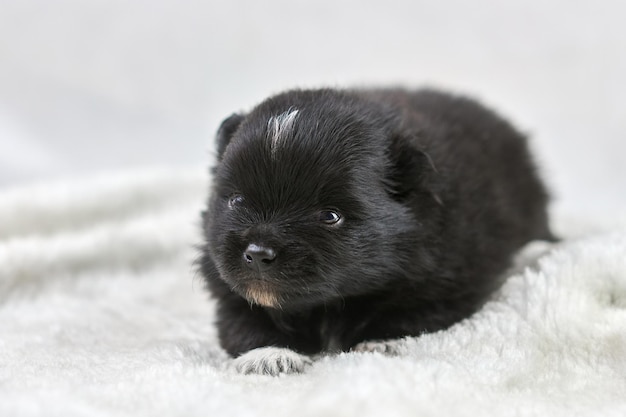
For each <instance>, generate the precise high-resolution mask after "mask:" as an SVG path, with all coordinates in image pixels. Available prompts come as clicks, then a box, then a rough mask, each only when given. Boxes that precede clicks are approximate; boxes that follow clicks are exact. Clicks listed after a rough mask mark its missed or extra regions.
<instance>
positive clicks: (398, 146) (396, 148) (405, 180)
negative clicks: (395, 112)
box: [385, 134, 442, 205]
mask: <svg viewBox="0 0 626 417" xmlns="http://www.w3.org/2000/svg"><path fill="white" fill-rule="evenodd" d="M415 139H416V138H414V137H412V136H411V135H408V134H407V135H405V134H396V135H394V136H393V137H392V140H391V143H390V145H389V150H388V153H389V158H390V162H391V166H390V167H389V169H388V171H387V176H386V178H385V185H386V187H387V192H388V193H389V195H391V196H392V197H393V198H394V199H395V200H397V201H400V202H404V201H407V200H408V199H410V198H411V197H413V196H415V195H423V194H429V195H430V196H431V197H432V198H433V200H434V201H435V202H437V204H440V205H441V204H442V201H441V199H440V198H439V196H438V192H437V185H436V184H437V181H436V177H437V176H438V175H439V173H438V171H437V167H436V166H435V163H434V161H433V160H432V159H431V157H430V156H429V155H428V153H427V152H426V151H424V150H422V149H420V148H419V147H418V145H417V140H415Z"/></svg>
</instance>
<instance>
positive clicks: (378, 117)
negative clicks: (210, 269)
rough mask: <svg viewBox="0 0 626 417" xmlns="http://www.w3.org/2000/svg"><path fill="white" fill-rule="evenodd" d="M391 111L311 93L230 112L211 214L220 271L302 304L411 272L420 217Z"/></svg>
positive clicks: (287, 303) (263, 296)
mask: <svg viewBox="0 0 626 417" xmlns="http://www.w3.org/2000/svg"><path fill="white" fill-rule="evenodd" d="M395 117H396V116H395V115H394V113H393V112H391V111H389V110H388V109H385V108H382V107H380V106H378V105H375V103H371V102H368V101H367V100H364V99H360V98H358V97H356V96H353V95H349V94H344V93H339V92H336V91H332V90H316V91H292V92H289V93H285V94H282V95H279V96H275V97H273V98H271V99H269V100H267V101H265V102H263V103H262V104H260V105H259V106H258V107H256V108H255V109H253V111H252V112H250V113H249V114H247V115H233V116H231V117H229V118H228V119H226V120H225V121H224V122H223V123H222V126H221V128H220V130H219V132H218V137H217V151H218V163H217V165H216V167H215V169H214V188H213V193H212V195H211V198H210V201H209V207H208V210H207V212H206V214H205V218H204V221H205V224H204V226H205V232H206V237H207V246H206V248H207V249H206V250H207V251H208V253H209V255H210V258H211V259H212V261H213V263H214V264H215V266H216V268H215V270H216V273H217V274H219V277H218V278H219V279H221V280H223V281H225V282H226V283H227V284H228V285H229V286H230V288H231V289H232V290H233V291H235V292H237V293H238V294H240V295H241V296H243V297H245V298H246V299H247V300H248V301H249V302H251V303H254V304H258V305H261V306H264V307H270V308H282V309H295V308H298V307H299V306H303V305H314V304H321V303H326V302H329V301H332V300H335V299H340V298H342V297H347V296H355V295H360V294H367V293H369V292H371V291H375V290H377V289H381V288H383V287H384V286H385V285H387V284H388V282H389V281H390V280H392V279H396V278H397V276H398V274H401V273H402V271H404V270H406V268H407V267H408V265H409V264H410V263H411V262H413V260H414V259H413V256H414V254H413V253H412V251H411V250H410V249H407V248H411V247H412V246H413V245H412V244H414V243H415V242H413V236H414V235H415V233H416V231H417V229H419V224H418V222H416V221H415V216H414V214H415V213H413V212H412V211H411V210H410V209H409V208H408V207H407V205H406V204H403V201H402V198H400V197H399V193H398V190H399V189H401V188H403V187H401V186H399V182H401V181H399V180H398V178H401V177H402V176H403V175H405V174H407V173H406V172H404V171H405V170H406V167H408V166H411V165H412V162H411V161H410V160H407V154H406V152H404V151H399V150H398V149H396V150H393V149H392V148H393V147H394V146H397V145H394V143H396V141H394V140H393V138H392V137H393V135H394V129H395V126H396V125H397V121H396V119H395ZM394 155H397V157H395V156H394ZM398 161H401V163H399V162H398ZM400 165H404V166H405V167H404V168H402V167H401V166H400ZM409 188H410V187H409Z"/></svg>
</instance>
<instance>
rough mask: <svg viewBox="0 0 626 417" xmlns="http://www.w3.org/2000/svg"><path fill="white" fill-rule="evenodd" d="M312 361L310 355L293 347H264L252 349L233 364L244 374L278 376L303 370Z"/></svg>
mask: <svg viewBox="0 0 626 417" xmlns="http://www.w3.org/2000/svg"><path fill="white" fill-rule="evenodd" d="M310 363H311V359H310V358H309V357H308V356H304V355H301V354H299V353H296V352H294V351H293V350H291V349H286V348H277V347H262V348H257V349H252V350H251V351H249V352H246V353H244V354H243V355H241V356H239V357H238V358H236V359H235V360H233V363H232V366H233V367H234V368H235V369H236V370H237V372H239V373H242V374H260V375H271V376H276V375H279V374H294V373H298V372H302V371H303V370H304V367H305V366H306V365H309V364H310Z"/></svg>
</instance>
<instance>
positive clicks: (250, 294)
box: [246, 286, 280, 308]
mask: <svg viewBox="0 0 626 417" xmlns="http://www.w3.org/2000/svg"><path fill="white" fill-rule="evenodd" d="M246 298H247V299H248V300H250V301H252V302H253V303H255V304H258V305H260V306H263V307H274V308H277V307H278V308H279V307H280V303H279V302H278V297H277V296H276V294H274V293H273V292H271V291H268V290H267V289H266V288H262V287H261V286H250V287H248V289H247V290H246Z"/></svg>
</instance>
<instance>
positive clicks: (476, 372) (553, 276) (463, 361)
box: [0, 172, 626, 417]
mask: <svg viewBox="0 0 626 417" xmlns="http://www.w3.org/2000/svg"><path fill="white" fill-rule="evenodd" d="M206 182H207V181H206V179H205V175H204V173H203V172H186V173H180V172H178V173H171V172H161V173H151V174H143V175H133V176H131V177H129V176H120V177H118V178H111V177H108V178H106V179H102V180H85V181H83V182H82V183H74V184H71V185H65V186H62V185H55V186H48V187H44V186H41V187H31V188H28V189H24V188H22V189H16V190H12V191H5V192H3V193H0V416H6V417H9V416H65V417H67V416H89V415H93V416H112V415H121V416H142V415H145V416H301V417H304V416H360V417H361V416H448V415H454V416H529V415H537V416H567V417H570V416H573V415H597V416H624V415H626V232H624V231H619V228H618V229H617V230H615V229H616V228H615V227H614V228H613V231H612V232H610V233H595V234H588V235H587V236H586V237H582V238H581V237H579V238H576V239H566V240H565V242H563V243H561V244H559V245H556V246H555V247H548V246H546V245H544V244H539V243H536V244H532V245H531V246H530V247H528V248H527V249H526V250H525V251H524V253H523V255H522V257H521V258H520V259H521V261H520V267H519V268H518V269H517V272H511V274H510V277H509V279H508V281H507V283H506V284H505V286H504V287H503V288H502V290H501V291H500V292H499V293H498V294H496V295H495V296H494V297H493V300H492V301H491V302H489V303H488V304H487V305H486V306H485V307H484V308H483V309H482V310H481V311H480V312H479V313H477V314H476V315H474V316H473V317H471V318H470V319H468V320H465V321H464V322H461V323H459V324H458V325H456V326H454V327H453V328H451V329H449V330H447V331H444V332H439V333H436V334H430V335H426V336H423V337H420V338H417V339H408V340H406V341H405V343H404V345H403V347H404V349H403V354H401V355H399V356H395V357H386V356H383V355H380V354H374V353H367V354H366V353H346V354H341V355H338V356H328V357H325V358H323V359H321V360H318V361H316V362H315V363H314V364H313V365H312V366H310V367H309V368H308V369H307V370H306V372H305V373H303V374H300V375H290V376H281V377H276V378H273V377H267V376H244V375H238V374H236V373H235V372H234V371H232V370H231V369H230V368H228V363H229V360H228V359H227V357H226V355H225V354H224V352H222V351H221V350H220V348H219V346H218V343H217V340H216V334H215V330H214V329H213V326H212V320H213V305H212V302H211V301H210V300H209V298H208V296H207V294H206V293H205V292H204V290H203V287H202V283H201V280H200V278H199V277H198V276H196V273H195V271H194V269H193V267H192V266H191V264H192V261H193V260H194V257H195V256H196V255H197V254H196V250H195V249H194V244H196V243H198V242H199V231H198V228H199V227H198V226H199V221H198V213H199V211H200V208H201V206H202V201H203V199H204V196H205V190H206V188H207V187H206ZM562 229H564V230H559V232H561V234H563V233H565V235H566V236H568V230H567V228H562Z"/></svg>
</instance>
